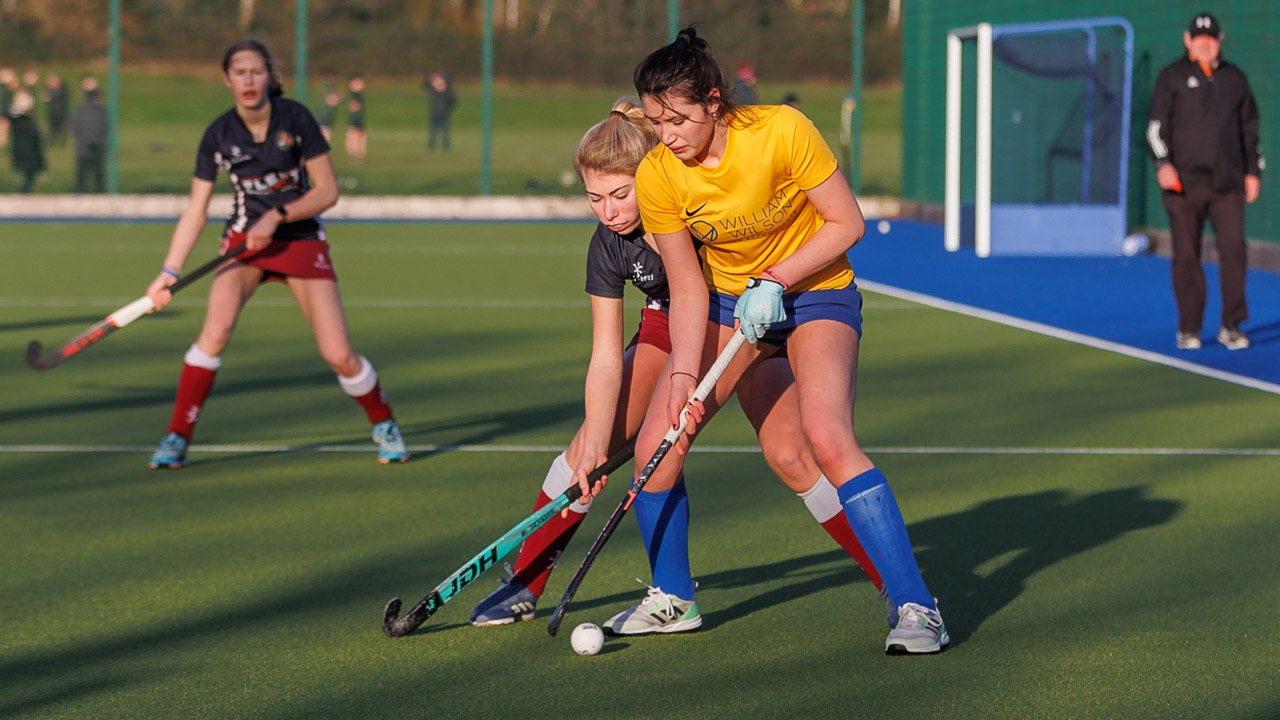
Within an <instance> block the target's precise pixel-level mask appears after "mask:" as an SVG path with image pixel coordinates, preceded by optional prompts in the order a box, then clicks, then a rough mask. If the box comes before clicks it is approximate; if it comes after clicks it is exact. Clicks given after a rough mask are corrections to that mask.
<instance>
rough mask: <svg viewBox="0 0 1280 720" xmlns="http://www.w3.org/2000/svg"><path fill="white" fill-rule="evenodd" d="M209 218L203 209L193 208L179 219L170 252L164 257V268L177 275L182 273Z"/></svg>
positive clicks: (170, 244) (170, 243) (171, 240)
mask: <svg viewBox="0 0 1280 720" xmlns="http://www.w3.org/2000/svg"><path fill="white" fill-rule="evenodd" d="M208 219H209V216H208V214H207V213H206V212H204V210H203V209H201V208H196V207H191V208H188V209H187V211H186V212H184V213H182V216H181V217H179V218H178V224H177V225H176V226H174V229H173V237H172V238H171V239H170V240H169V252H168V253H167V254H166V255H165V257H164V267H166V268H168V269H169V270H172V271H174V272H176V273H181V272H182V265H183V263H185V262H186V261H187V256H189V255H190V254H191V249H192V248H194V247H195V245H196V241H197V240H198V239H199V238H200V231H201V230H203V229H204V225H205V223H206V222H207V221H208Z"/></svg>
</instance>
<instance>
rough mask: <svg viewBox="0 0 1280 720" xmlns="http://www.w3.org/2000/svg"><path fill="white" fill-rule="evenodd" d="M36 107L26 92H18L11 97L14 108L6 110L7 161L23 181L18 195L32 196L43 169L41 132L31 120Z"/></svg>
mask: <svg viewBox="0 0 1280 720" xmlns="http://www.w3.org/2000/svg"><path fill="white" fill-rule="evenodd" d="M35 107H36V99H35V97H34V96H33V95H32V94H31V91H29V90H27V89H26V88H19V89H18V90H17V92H15V93H14V94H13V104H11V105H10V106H9V158H10V160H11V161H12V163H13V170H14V172H16V173H18V175H19V176H20V177H21V178H22V180H21V184H20V185H19V187H18V192H20V193H29V192H31V190H32V188H34V187H35V184H36V176H37V175H39V174H40V173H42V172H44V168H45V163H44V147H43V146H42V145H41V143H40V128H39V127H37V126H36V121H35V118H33V117H32V111H34V110H35Z"/></svg>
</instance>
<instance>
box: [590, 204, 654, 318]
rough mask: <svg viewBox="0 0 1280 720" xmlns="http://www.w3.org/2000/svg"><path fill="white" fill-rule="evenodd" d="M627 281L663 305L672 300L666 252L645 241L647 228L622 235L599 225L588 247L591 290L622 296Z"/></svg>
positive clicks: (604, 296)
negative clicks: (665, 260)
mask: <svg viewBox="0 0 1280 720" xmlns="http://www.w3.org/2000/svg"><path fill="white" fill-rule="evenodd" d="M627 281H630V282H631V284H632V285H635V286H636V288H637V289H639V290H640V292H642V293H644V294H645V295H646V296H647V297H648V298H649V299H650V300H652V301H656V302H657V303H660V304H661V305H663V306H665V305H666V304H667V302H668V300H670V297H671V293H670V291H669V290H668V289H667V271H666V268H665V267H663V265H662V256H661V255H659V254H658V253H657V252H656V251H655V250H654V249H653V248H651V247H649V244H648V243H646V242H645V241H644V230H643V229H638V230H636V231H634V232H632V233H630V234H627V235H619V234H618V233H616V232H614V231H612V230H610V229H609V228H607V227H605V226H604V225H603V224H598V225H596V232H595V234H594V235H592V236H591V244H590V245H589V246H588V247H587V294H589V295H594V296H596V297H602V298H615V299H620V298H621V297H622V291H623V289H624V288H625V287H626V284H627Z"/></svg>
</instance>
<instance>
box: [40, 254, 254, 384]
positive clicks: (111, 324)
mask: <svg viewBox="0 0 1280 720" xmlns="http://www.w3.org/2000/svg"><path fill="white" fill-rule="evenodd" d="M244 247H245V246H244V244H243V243H241V244H239V245H237V246H235V247H233V248H231V249H230V250H228V251H227V253H226V254H225V255H219V256H218V257H216V258H214V259H212V260H210V261H209V262H207V263H205V264H203V265H201V266H200V267H198V268H196V269H195V270H192V271H191V272H189V273H187V274H186V275H184V276H182V277H181V278H179V279H178V281H177V282H175V283H174V284H172V285H170V286H169V287H167V288H165V289H166V290H168V291H169V292H170V293H176V292H178V291H179V290H181V289H182V288H184V287H186V286H188V285H190V284H191V283H193V282H195V281H196V280H199V279H200V278H202V277H204V276H205V275H207V274H209V272H210V271H211V270H213V269H214V268H216V267H218V266H219V265H221V264H222V263H223V262H225V261H226V260H228V259H230V258H232V257H234V256H236V255H239V254H240V253H242V252H244ZM155 307H156V304H155V302H154V301H152V300H151V296H150V295H143V296H142V297H140V298H138V299H137V300H134V301H133V302H131V303H129V304H128V305H125V306H124V307H122V308H120V309H119V310H116V311H115V312H113V313H111V314H110V315H108V316H106V317H105V318H103V319H102V320H99V321H98V322H97V323H94V325H93V326H92V327H90V328H89V329H88V330H85V331H84V332H82V333H80V334H79V335H77V336H75V337H73V338H71V339H70V340H68V341H67V342H65V343H63V345H62V347H60V348H58V349H57V350H54V351H53V352H50V353H43V354H42V353H41V348H42V346H41V344H40V341H39V340H32V341H31V343H30V344H29V345H27V364H28V365H30V366H31V367H33V368H35V369H37V370H48V369H49V368H55V367H57V366H59V365H61V364H62V363H64V362H66V361H67V360H68V359H69V358H70V357H72V356H73V355H76V354H77V353H79V352H80V351H81V350H84V349H85V348H87V347H89V346H90V345H93V344H94V343H96V342H98V341H99V340H101V339H102V338H104V337H106V336H108V335H110V334H111V333H113V332H115V331H116V330H119V329H120V328H122V327H124V326H125V325H128V324H129V323H131V322H133V321H134V320H137V319H138V318H140V317H142V316H143V315H146V314H147V313H149V312H151V311H152V310H154V309H155Z"/></svg>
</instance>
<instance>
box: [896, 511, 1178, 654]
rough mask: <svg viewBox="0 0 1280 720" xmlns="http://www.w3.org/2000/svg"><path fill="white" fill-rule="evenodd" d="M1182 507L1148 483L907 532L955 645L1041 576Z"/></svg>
mask: <svg viewBox="0 0 1280 720" xmlns="http://www.w3.org/2000/svg"><path fill="white" fill-rule="evenodd" d="M1181 508H1182V503H1180V502H1178V501H1176V500H1168V499H1164V498H1153V497H1150V490H1149V489H1148V488H1146V487H1142V486H1132V487H1127V488H1118V489H1115V490H1106V491H1102V492H1097V493H1093V494H1090V495H1080V494H1077V493H1073V492H1071V491H1069V490H1044V491H1041V492H1036V493H1030V494H1027V495H1016V496H1013V497H1006V498H999V499H996V500H991V501H989V502H985V503H983V504H981V505H978V506H977V507H974V508H971V509H969V510H965V511H963V512H958V513H954V514H951V515H943V516H941V517H936V518H931V519H929V520H924V521H921V522H918V523H914V524H912V525H911V527H910V528H909V529H908V530H909V532H910V534H911V542H912V544H913V545H914V546H915V548H916V558H917V560H918V561H919V563H920V568H921V572H922V573H923V574H924V577H925V580H926V581H927V582H928V584H929V588H930V590H931V591H932V592H933V593H935V594H937V596H938V599H939V601H940V606H941V608H942V613H943V617H944V618H946V621H947V631H948V632H949V633H950V635H951V643H952V646H955V645H958V644H961V643H963V642H964V641H965V640H966V639H967V638H968V637H969V636H970V635H972V634H973V633H974V631H976V630H977V629H978V628H979V627H981V625H982V623H984V622H986V620H987V619H988V618H990V617H992V616H993V615H995V614H996V613H998V612H999V611H1000V610H1001V609H1003V608H1004V607H1005V606H1007V605H1008V604H1009V603H1011V602H1012V601H1013V600H1014V599H1015V598H1017V597H1018V595H1020V594H1021V593H1022V591H1023V589H1024V588H1025V587H1026V584H1027V580H1028V579H1029V578H1031V577H1032V576H1033V575H1035V574H1036V573H1037V572H1039V571H1041V570H1044V569H1045V568H1048V567H1051V566H1053V565H1055V564H1057V563H1059V562H1061V561H1063V560H1065V559H1067V558H1070V557H1072V556H1075V555H1079V554H1081V553H1084V552H1087V551H1089V550H1091V549H1093V548H1096V547H1099V546H1102V545H1105V544H1107V543H1109V542H1111V541H1113V540H1115V539H1116V538H1119V537H1121V536H1123V535H1125V534H1126V533H1130V532H1133V531H1135V530H1142V529H1144V528H1150V527H1155V526H1157V525H1162V524H1164V523H1167V522H1169V521H1170V520H1171V519H1173V517H1174V516H1175V515H1177V514H1178V512H1179V510H1181ZM993 564H994V566H993Z"/></svg>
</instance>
